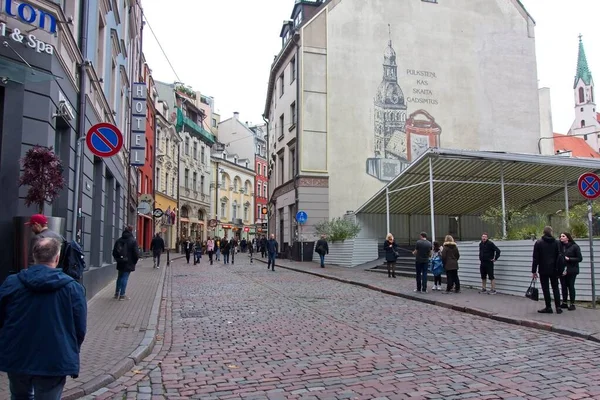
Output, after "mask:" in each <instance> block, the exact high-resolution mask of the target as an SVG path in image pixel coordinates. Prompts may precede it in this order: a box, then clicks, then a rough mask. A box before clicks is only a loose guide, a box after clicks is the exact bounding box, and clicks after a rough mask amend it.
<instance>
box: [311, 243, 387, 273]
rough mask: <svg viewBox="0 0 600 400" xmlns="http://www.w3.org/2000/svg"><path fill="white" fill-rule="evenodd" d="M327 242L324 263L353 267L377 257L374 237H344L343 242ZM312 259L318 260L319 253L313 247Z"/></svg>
mask: <svg viewBox="0 0 600 400" xmlns="http://www.w3.org/2000/svg"><path fill="white" fill-rule="evenodd" d="M328 244H329V255H326V256H325V264H330V265H339V266H341V267H355V266H357V265H360V264H364V263H366V262H369V261H373V260H376V259H377V240H376V239H346V240H344V241H343V242H335V243H332V242H329V243H328ZM315 246H316V243H315ZM312 259H313V261H314V262H320V259H319V255H318V254H317V253H315V252H314V247H313V257H312Z"/></svg>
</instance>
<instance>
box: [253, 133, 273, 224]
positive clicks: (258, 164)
mask: <svg viewBox="0 0 600 400" xmlns="http://www.w3.org/2000/svg"><path fill="white" fill-rule="evenodd" d="M250 130H252V132H254V137H255V141H254V146H255V147H254V168H255V172H256V177H255V178H254V212H255V213H254V221H255V226H256V233H257V234H258V235H262V234H266V227H264V225H263V224H266V223H267V214H266V213H265V214H263V209H264V210H265V211H266V210H267V208H266V207H267V198H268V195H269V194H268V193H269V192H268V185H269V179H268V176H267V169H268V165H267V125H266V124H263V125H255V126H252V127H250Z"/></svg>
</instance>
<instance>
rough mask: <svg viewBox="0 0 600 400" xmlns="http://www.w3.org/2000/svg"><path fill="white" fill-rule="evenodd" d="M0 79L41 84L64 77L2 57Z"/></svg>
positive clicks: (0, 57)
mask: <svg viewBox="0 0 600 400" xmlns="http://www.w3.org/2000/svg"><path fill="white" fill-rule="evenodd" d="M0 79H8V80H9V81H12V82H16V83H20V84H23V85H24V84H27V83H40V82H47V81H53V80H56V79H62V77H60V76H57V75H53V74H51V73H49V72H45V71H42V70H41V69H38V68H34V67H29V66H27V65H26V64H25V63H22V62H19V61H15V60H11V59H10V58H7V57H4V56H0Z"/></svg>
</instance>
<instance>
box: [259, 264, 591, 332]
mask: <svg viewBox="0 0 600 400" xmlns="http://www.w3.org/2000/svg"><path fill="white" fill-rule="evenodd" d="M254 260H255V261H259V262H261V263H263V264H266V263H267V262H266V261H263V260H262V259H256V258H255V259H254ZM275 265H276V266H277V267H279V268H283V269H287V270H290V271H295V272H300V273H303V274H308V275H314V276H318V277H320V278H325V279H329V280H332V281H337V282H341V283H347V284H351V285H355V286H361V287H364V288H366V289H369V290H374V291H376V292H381V293H384V294H387V295H390V296H396V297H401V298H403V299H407V300H412V301H418V302H419V303H425V304H430V305H434V306H437V307H443V308H447V309H451V310H454V311H459V312H463V313H466V314H471V315H475V316H478V317H483V318H488V319H492V320H494V321H498V322H504V323H507V324H511V325H518V326H523V327H526V328H532V329H538V330H543V331H547V332H554V333H558V334H560V335H565V336H571V337H575V338H578V339H584V340H589V341H592V342H595V343H600V332H586V331H582V330H579V329H575V328H569V327H565V326H560V325H553V324H549V323H545V322H541V321H533V320H528V319H520V318H516V317H511V316H509V315H503V314H498V313H494V312H493V311H487V310H483V309H480V308H475V307H466V306H459V305H456V304H451V303H446V302H444V301H438V300H432V299H426V298H423V297H419V296H415V295H412V294H407V293H400V292H396V291H393V290H390V289H384V288H380V287H378V286H375V285H372V284H367V283H363V282H358V281H353V280H349V279H344V278H338V277H337V276H331V275H326V274H323V273H321V272H317V271H306V270H303V269H298V268H294V267H288V266H284V265H279V264H275Z"/></svg>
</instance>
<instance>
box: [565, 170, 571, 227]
mask: <svg viewBox="0 0 600 400" xmlns="http://www.w3.org/2000/svg"><path fill="white" fill-rule="evenodd" d="M565 220H566V222H567V229H568V230H570V227H571V220H570V217H569V186H568V182H567V180H566V179H565Z"/></svg>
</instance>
